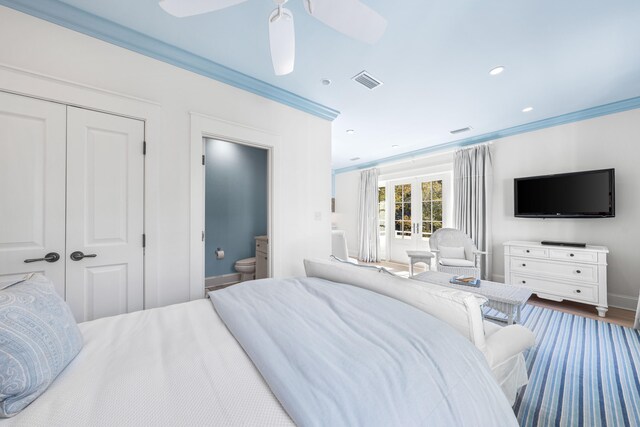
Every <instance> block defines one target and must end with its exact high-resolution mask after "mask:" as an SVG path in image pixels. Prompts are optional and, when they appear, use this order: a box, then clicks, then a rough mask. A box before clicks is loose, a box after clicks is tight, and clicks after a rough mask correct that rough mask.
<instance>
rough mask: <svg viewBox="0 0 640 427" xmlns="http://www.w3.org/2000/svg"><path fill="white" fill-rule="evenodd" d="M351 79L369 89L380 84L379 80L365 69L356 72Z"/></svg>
mask: <svg viewBox="0 0 640 427" xmlns="http://www.w3.org/2000/svg"><path fill="white" fill-rule="evenodd" d="M352 79H353V80H355V81H357V82H358V83H360V84H361V85H362V86H364V87H366V88H367V89H370V90H373V89H375V88H377V87H378V86H380V85H381V84H382V82H381V81H380V80H378V79H376V78H375V77H373V76H372V75H371V74H369V73H368V72H366V71H361V72H359V73H358V74H356V75H355V76H353V77H352Z"/></svg>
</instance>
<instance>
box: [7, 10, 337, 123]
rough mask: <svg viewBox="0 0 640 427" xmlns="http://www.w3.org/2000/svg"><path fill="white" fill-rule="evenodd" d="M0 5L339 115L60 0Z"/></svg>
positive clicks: (313, 109) (314, 110)
mask: <svg viewBox="0 0 640 427" xmlns="http://www.w3.org/2000/svg"><path fill="white" fill-rule="evenodd" d="M0 5H3V6H6V7H9V8H11V9H15V10H17V11H19V12H23V13H26V14H28V15H31V16H34V17H36V18H40V19H43V20H45V21H49V22H51V23H54V24H57V25H60V26H62V27H65V28H68V29H70V30H73V31H77V32H79V33H82V34H86V35H88V36H91V37H94V38H97V39H100V40H102V41H105V42H108V43H111V44H114V45H116V46H120V47H123V48H125V49H128V50H131V51H133V52H137V53H140V54H142V55H145V56H148V57H150V58H153V59H157V60H159V61H162V62H166V63H167V64H171V65H174V66H176V67H179V68H182V69H185V70H188V71H191V72H194V73H197V74H200V75H202V76H205V77H209V78H211V79H213V80H217V81H219V82H222V83H225V84H228V85H230V86H234V87H236V88H238V89H242V90H245V91H247V92H251V93H254V94H256V95H260V96H262V97H264V98H268V99H271V100H273V101H276V102H279V103H281V104H284V105H288V106H289V107H293V108H295V109H298V110H300V111H304V112H306V113H309V114H313V115H314V116H317V117H320V118H322V119H325V120H329V121H332V120H334V119H335V118H336V117H338V115H339V114H340V112H339V111H337V110H334V109H332V108H329V107H326V106H324V105H321V104H318V103H317V102H314V101H311V100H309V99H307V98H303V97H301V96H298V95H296V94H294V93H291V92H288V91H286V90H284V89H280V88H278V87H276V86H274V85H272V84H269V83H266V82H263V81H262V80H258V79H256V78H254V77H251V76H248V75H246V74H243V73H240V72H238V71H235V70H232V69H231V68H228V67H225V66H224V65H221V64H218V63H217V62H214V61H211V60H209V59H206V58H203V57H201V56H198V55H195V54H193V53H190V52H188V51H186V50H184V49H180V48H178V47H175V46H172V45H170V44H168V43H165V42H162V41H160V40H157V39H154V38H153V37H149V36H147V35H145V34H142V33H139V32H137V31H135V30H132V29H130V28H127V27H124V26H122V25H120V24H117V23H115V22H113V21H109V20H107V19H104V18H101V17H99V16H96V15H93V14H91V13H89V12H85V11H84V10H81V9H78V8H76V7H73V6H70V5H68V4H66V3H62V2H60V1H57V0H0Z"/></svg>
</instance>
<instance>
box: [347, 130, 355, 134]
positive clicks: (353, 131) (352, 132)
mask: <svg viewBox="0 0 640 427" xmlns="http://www.w3.org/2000/svg"><path fill="white" fill-rule="evenodd" d="M347 133H348V134H349V135H353V134H354V133H356V131H355V130H353V129H347Z"/></svg>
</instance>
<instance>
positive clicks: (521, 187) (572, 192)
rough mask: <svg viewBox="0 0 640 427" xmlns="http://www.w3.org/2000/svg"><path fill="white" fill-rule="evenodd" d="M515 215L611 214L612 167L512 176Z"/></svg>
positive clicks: (573, 216)
mask: <svg viewBox="0 0 640 427" xmlns="http://www.w3.org/2000/svg"><path fill="white" fill-rule="evenodd" d="M514 193H515V199H514V200H515V216H517V217H528V218H589V217H591V218H593V217H613V216H615V170H614V169H602V170H594V171H586V172H574V173H565V174H559V175H546V176H534V177H527V178H516V179H515V180H514Z"/></svg>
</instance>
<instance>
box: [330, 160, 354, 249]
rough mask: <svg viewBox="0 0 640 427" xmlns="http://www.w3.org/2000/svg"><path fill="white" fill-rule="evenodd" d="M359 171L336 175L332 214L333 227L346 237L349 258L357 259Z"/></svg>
mask: <svg viewBox="0 0 640 427" xmlns="http://www.w3.org/2000/svg"><path fill="white" fill-rule="evenodd" d="M359 188H360V171H354V172H347V173H341V174H339V175H336V188H335V199H336V211H335V213H334V214H333V217H334V226H335V227H336V228H337V229H340V230H344V233H345V236H346V237H347V248H348V249H349V256H351V257H353V258H357V257H358V246H359V245H358V197H359V196H358V194H359V191H360V190H359Z"/></svg>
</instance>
